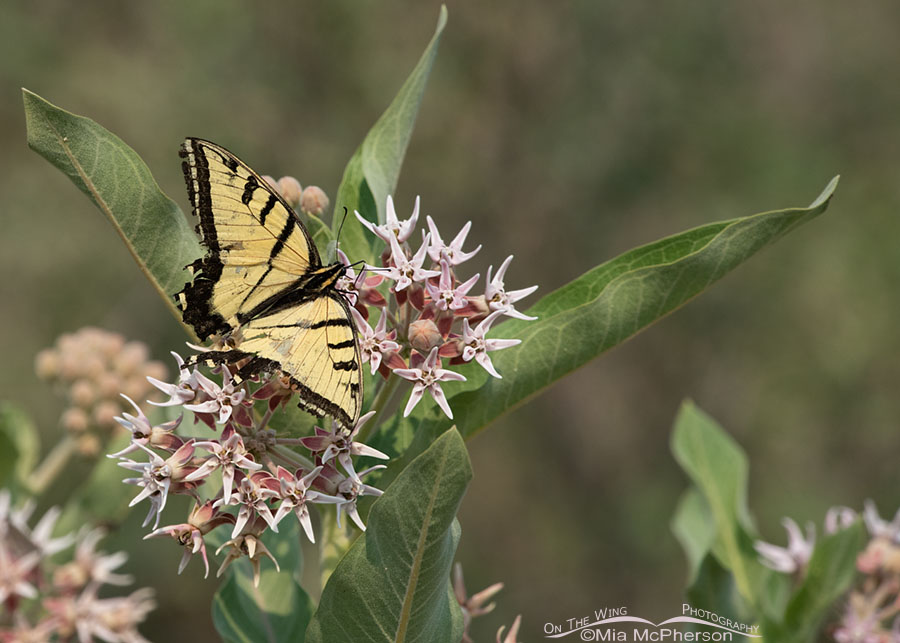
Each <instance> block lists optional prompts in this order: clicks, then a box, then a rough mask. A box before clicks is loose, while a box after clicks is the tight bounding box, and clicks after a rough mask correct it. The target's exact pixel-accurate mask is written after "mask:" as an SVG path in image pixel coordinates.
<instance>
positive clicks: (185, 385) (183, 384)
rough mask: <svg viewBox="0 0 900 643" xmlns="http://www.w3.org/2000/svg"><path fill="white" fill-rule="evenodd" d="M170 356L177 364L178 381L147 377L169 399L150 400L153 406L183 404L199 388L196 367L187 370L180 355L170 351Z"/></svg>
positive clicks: (192, 396)
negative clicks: (164, 380) (170, 381)
mask: <svg viewBox="0 0 900 643" xmlns="http://www.w3.org/2000/svg"><path fill="white" fill-rule="evenodd" d="M172 356H173V357H174V358H175V363H177V364H178V382H177V383H176V384H169V383H167V382H161V381H160V380H158V379H156V378H155V377H149V376H148V377H147V381H148V382H150V383H151V384H152V385H153V386H155V387H156V388H158V389H159V390H160V391H162V392H163V393H165V394H166V395H168V396H169V399H168V400H166V401H165V402H150V404H153V405H154V406H177V405H179V404H184V403H185V402H190V401H191V400H193V399H194V395H195V393H196V391H197V389H198V388H200V383H199V382H198V381H197V377H196V373H197V369H196V367H195V368H194V370H193V371H189V370H188V368H187V366H185V364H184V360H183V359H182V358H181V355H179V354H178V353H176V352H175V351H172ZM129 401H131V400H129ZM132 404H134V402H132Z"/></svg>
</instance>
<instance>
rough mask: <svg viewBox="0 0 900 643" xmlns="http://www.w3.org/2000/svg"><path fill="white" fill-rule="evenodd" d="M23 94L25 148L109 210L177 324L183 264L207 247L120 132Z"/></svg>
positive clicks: (184, 276)
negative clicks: (59, 171) (117, 132)
mask: <svg viewBox="0 0 900 643" xmlns="http://www.w3.org/2000/svg"><path fill="white" fill-rule="evenodd" d="M22 94H23V97H24V100H25V125H26V128H27V130H28V146H29V147H30V148H31V149H33V150H34V151H35V152H37V153H38V154H40V155H41V156H43V157H44V158H45V159H47V160H48V161H50V163H51V164H53V165H54V166H56V167H57V168H58V169H60V170H62V171H63V172H64V173H65V174H66V175H67V176H68V177H69V178H70V179H71V180H72V182H73V183H74V184H75V185H76V186H77V187H78V189H80V190H81V191H82V192H84V193H85V194H87V195H88V197H90V199H91V200H92V201H93V202H94V204H95V205H96V206H97V207H98V208H99V209H100V211H101V212H103V214H105V215H106V217H107V218H108V219H109V221H110V223H112V224H113V227H115V229H116V231H117V232H118V233H119V236H121V237H122V240H123V241H124V242H125V245H126V246H127V247H128V250H129V251H130V252H131V255H132V256H133V257H134V259H135V261H137V263H138V266H139V267H140V268H141V270H142V271H143V272H144V274H145V275H146V276H147V278H148V279H149V280H150V282H151V283H152V284H153V285H154V286H155V287H156V289H157V291H159V294H160V296H161V297H162V298H163V300H164V301H165V302H166V304H167V305H168V306H169V308H170V310H171V311H172V314H173V315H175V318H176V319H178V320H179V321H180V320H181V315H180V313H178V311H177V310H176V308H175V304H174V301H173V299H172V294H173V293H175V292H177V291H178V290H180V289H181V288H182V287H183V286H184V284H185V282H187V281H190V275H189V274H188V272H187V271H186V270H184V268H185V266H187V265H188V264H189V263H191V262H192V261H194V260H195V259H196V258H198V257H200V256H201V255H202V254H203V251H202V249H201V247H200V242H199V241H198V239H197V236H196V235H195V234H194V232H193V231H192V230H191V228H190V226H189V225H188V222H187V221H186V220H185V218H184V215H183V214H182V212H181V210H180V209H179V207H178V206H177V205H176V204H175V202H174V201H172V200H171V199H170V198H169V197H167V196H166V195H165V194H163V193H162V191H160V189H159V186H158V185H157V183H156V181H155V180H154V179H153V176H152V175H151V174H150V170H149V168H148V167H147V166H146V164H144V162H143V161H142V160H141V158H140V157H139V156H138V155H137V153H136V152H135V151H134V150H132V149H131V148H130V147H128V145H126V144H125V143H124V142H123V141H122V140H121V139H120V138H119V137H117V136H116V135H115V134H113V133H112V132H110V131H108V130H106V129H104V128H103V127H101V126H100V125H98V124H97V123H95V122H94V121H92V120H90V119H88V118H84V117H83V116H76V115H75V114H72V113H71V112H67V111H65V110H64V109H60V108H59V107H56V106H55V105H52V104H51V103H49V102H47V101H46V100H44V99H43V98H41V97H40V96H38V95H37V94H33V93H32V92H30V91H28V90H27V89H23V90H22ZM173 162H174V161H173Z"/></svg>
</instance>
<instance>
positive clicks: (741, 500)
mask: <svg viewBox="0 0 900 643" xmlns="http://www.w3.org/2000/svg"><path fill="white" fill-rule="evenodd" d="M672 453H673V454H674V455H675V459H676V460H677V461H678V464H679V465H681V468H682V469H683V470H684V472H685V473H687V475H688V476H689V477H690V478H691V481H692V482H693V483H694V485H695V486H696V488H697V490H698V491H699V492H700V493H701V494H702V495H703V499H704V500H705V502H706V504H707V506H708V507H709V510H710V514H711V516H712V521H713V525H714V526H715V539H714V541H713V543H712V553H713V555H714V556H715V557H716V559H717V560H718V562H719V563H720V564H721V565H722V566H723V567H724V568H725V569H727V570H728V571H730V572H731V573H732V574H733V576H734V581H735V584H736V585H737V588H738V591H739V592H740V593H741V595H742V596H743V597H744V599H746V600H747V601H748V602H749V603H751V604H754V605H755V603H756V601H757V598H758V597H757V593H756V592H757V590H758V588H759V586H760V580H761V578H762V571H763V570H762V566H761V565H760V564H759V563H758V562H757V561H756V553H755V551H754V549H753V538H752V535H751V534H752V524H751V521H750V517H749V512H748V511H747V471H748V466H747V458H746V456H745V455H744V452H743V451H742V450H741V448H740V446H738V444H737V443H736V442H735V441H734V440H733V439H732V438H731V437H730V436H729V435H728V434H726V433H725V432H724V431H723V430H722V428H721V427H719V426H718V425H717V424H716V423H715V421H714V420H713V419H712V418H710V417H709V416H708V415H706V414H705V413H703V411H701V410H700V409H698V408H697V407H695V406H694V405H693V404H692V403H691V402H685V403H684V404H683V405H682V407H681V410H680V412H679V413H678V417H677V418H676V420H675V430H674V431H673V433H672Z"/></svg>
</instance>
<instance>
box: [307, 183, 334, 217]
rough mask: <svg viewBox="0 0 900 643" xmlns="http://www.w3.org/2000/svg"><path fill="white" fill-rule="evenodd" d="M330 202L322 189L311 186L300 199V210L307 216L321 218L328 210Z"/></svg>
mask: <svg viewBox="0 0 900 643" xmlns="http://www.w3.org/2000/svg"><path fill="white" fill-rule="evenodd" d="M329 203H330V201H329V200H328V196H326V194H325V192H324V191H323V190H322V188H319V187H316V186H315V185H309V186H307V187H306V189H305V190H303V196H302V197H300V209H301V210H303V211H304V212H305V213H306V214H311V215H313V216H316V217H320V216H322V215H323V214H325V212H326V210H328V205H329Z"/></svg>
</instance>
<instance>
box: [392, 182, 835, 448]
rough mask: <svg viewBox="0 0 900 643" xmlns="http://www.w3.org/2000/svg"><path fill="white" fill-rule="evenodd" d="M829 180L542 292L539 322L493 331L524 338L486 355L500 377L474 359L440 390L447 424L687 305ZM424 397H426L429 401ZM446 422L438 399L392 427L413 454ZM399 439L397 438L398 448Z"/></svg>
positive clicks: (488, 414) (828, 191) (795, 220)
mask: <svg viewBox="0 0 900 643" xmlns="http://www.w3.org/2000/svg"><path fill="white" fill-rule="evenodd" d="M836 185H837V177H835V178H834V179H832V181H831V182H830V183H829V184H828V186H827V187H826V188H825V190H824V191H823V192H822V194H821V195H819V197H818V198H817V199H816V200H815V201H814V202H813V204H812V205H810V206H809V207H808V208H791V209H787V210H776V211H772V212H764V213H762V214H756V215H752V216H748V217H743V218H740V219H733V220H730V221H722V222H719V223H712V224H709V225H705V226H701V227H699V228H695V229H693V230H688V231H686V232H682V233H681V234H677V235H674V236H672V237H667V238H665V239H662V240H660V241H657V242H655V243H651V244H649V245H646V246H642V247H640V248H636V249H634V250H631V251H629V252H626V253H625V254H623V255H620V256H619V257H616V258H615V259H612V260H611V261H608V262H606V263H604V264H601V265H599V266H597V267H596V268H594V269H592V270H590V271H588V272H587V273H585V274H584V275H582V276H581V277H579V278H577V279H575V280H574V281H572V282H570V283H569V284H567V285H565V286H563V287H562V288H559V289H558V290H556V291H554V292H552V293H550V294H548V295H547V296H545V297H544V298H543V299H541V300H540V301H539V302H538V303H537V304H536V305H535V306H534V307H532V308H531V309H529V310H528V311H527V312H528V313H529V314H531V315H536V316H537V317H538V320H537V321H533V322H526V321H520V320H516V319H513V320H510V321H508V322H504V323H503V324H501V325H499V326H498V327H496V329H495V330H494V331H493V332H491V333H490V334H489V336H495V337H504V338H507V337H508V338H513V337H516V338H520V339H521V340H522V343H521V344H520V345H519V346H514V347H512V348H508V349H506V350H502V351H497V352H494V353H491V359H492V361H493V362H494V365H495V366H496V368H497V370H498V371H499V372H500V373H501V374H502V375H503V376H504V377H503V379H496V378H493V377H489V376H488V375H487V374H486V373H485V372H484V370H483V369H482V368H481V367H480V366H478V365H476V364H467V365H463V366H462V367H459V368H458V369H457V370H459V371H460V372H462V373H463V374H464V375H465V376H466V377H467V378H468V379H467V381H466V382H461V383H450V384H449V385H448V386H447V387H446V388H445V394H446V395H447V397H448V398H449V402H450V408H451V409H453V413H454V419H453V421H452V422H453V423H455V424H456V425H457V427H458V428H459V430H460V432H461V433H462V435H463V436H464V437H465V438H466V439H468V438H470V437H471V436H473V435H475V434H476V433H477V432H478V431H480V430H482V429H483V428H484V427H485V426H487V425H488V424H489V423H490V422H492V421H494V420H495V419H497V418H498V417H499V416H500V415H502V414H503V413H506V412H507V411H509V410H511V409H513V408H515V407H517V406H519V405H520V404H522V403H524V402H525V401H527V400H528V399H529V398H531V397H533V396H535V395H537V394H538V393H540V392H541V391H542V390H543V389H545V388H546V387H548V386H550V385H551V384H553V383H554V382H556V381H557V380H558V379H560V378H561V377H564V376H565V375H567V374H569V373H571V372H572V371H574V370H575V369H577V368H579V367H580V366H583V365H584V364H586V363H587V362H589V361H590V360H592V359H593V358H595V357H597V356H598V355H600V354H601V353H603V352H605V351H607V350H609V349H610V348H613V347H614V346H617V345H618V344H620V343H622V342H624V341H625V340H626V339H628V338H630V337H631V336H632V335H634V334H636V333H638V332H639V331H640V330H642V329H644V328H646V327H647V326H649V325H650V324H652V323H653V322H655V321H657V320H658V319H660V318H662V317H664V316H665V315H667V314H668V313H670V312H672V311H673V310H675V309H677V308H679V307H680V306H682V305H684V304H685V303H687V302H688V301H689V300H690V299H692V298H693V297H696V296H697V295H699V294H700V293H702V292H703V291H704V290H706V289H707V288H709V287H710V286H711V285H712V284H713V283H715V282H716V281H717V280H718V279H721V278H722V277H724V276H725V275H726V274H728V273H729V272H730V271H731V270H734V269H735V268H736V267H737V266H739V265H740V264H741V263H743V262H744V261H746V260H747V259H749V258H750V257H751V256H753V254H755V253H756V252H758V251H759V250H761V249H762V248H764V247H765V246H767V245H769V244H771V243H773V242H774V241H776V240H778V239H779V238H781V237H782V236H783V235H785V234H786V233H788V232H789V231H791V230H793V229H794V228H795V227H797V226H798V225H801V224H803V223H805V222H807V221H809V220H811V219H813V218H815V217H817V216H818V215H820V214H821V213H822V212H824V211H825V209H826V208H827V207H828V202H829V200H830V199H831V196H832V193H833V192H834V189H835V187H836ZM426 402H427V400H426ZM450 424H451V421H450V420H448V419H447V418H446V417H445V416H444V415H443V414H442V413H441V411H440V410H439V409H438V408H437V406H436V405H434V404H428V403H422V404H420V405H419V406H418V407H417V408H416V410H415V411H414V412H413V413H412V415H411V416H410V417H409V418H406V419H405V420H404V419H399V418H398V419H397V420H396V421H394V422H393V425H392V426H390V427H388V428H389V432H390V433H391V434H392V435H413V434H414V435H415V438H414V440H413V444H412V445H411V447H410V449H409V451H410V453H409V454H408V455H407V456H404V457H405V458H407V459H408V458H410V457H414V455H415V454H416V453H418V452H420V451H421V449H422V448H424V447H425V446H427V445H428V444H430V442H431V440H432V439H433V437H434V436H435V435H437V434H439V433H440V432H442V431H444V430H446V428H447V427H448V426H449V425H450ZM404 446H405V445H397V447H398V450H399V451H402V450H403V447H404Z"/></svg>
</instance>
